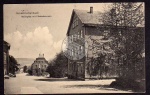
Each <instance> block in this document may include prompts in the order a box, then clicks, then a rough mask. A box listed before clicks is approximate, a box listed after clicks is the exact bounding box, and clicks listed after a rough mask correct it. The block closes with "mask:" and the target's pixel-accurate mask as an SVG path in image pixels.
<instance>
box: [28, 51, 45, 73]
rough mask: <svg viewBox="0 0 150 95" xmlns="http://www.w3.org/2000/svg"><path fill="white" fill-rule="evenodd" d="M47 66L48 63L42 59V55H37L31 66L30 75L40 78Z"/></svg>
mask: <svg viewBox="0 0 150 95" xmlns="http://www.w3.org/2000/svg"><path fill="white" fill-rule="evenodd" d="M47 66H48V61H47V60H46V59H45V58H44V54H43V55H42V54H39V57H38V58H36V60H35V61H34V63H33V64H32V65H31V70H32V75H35V76H41V75H44V74H45V73H46V72H45V71H46V69H47Z"/></svg>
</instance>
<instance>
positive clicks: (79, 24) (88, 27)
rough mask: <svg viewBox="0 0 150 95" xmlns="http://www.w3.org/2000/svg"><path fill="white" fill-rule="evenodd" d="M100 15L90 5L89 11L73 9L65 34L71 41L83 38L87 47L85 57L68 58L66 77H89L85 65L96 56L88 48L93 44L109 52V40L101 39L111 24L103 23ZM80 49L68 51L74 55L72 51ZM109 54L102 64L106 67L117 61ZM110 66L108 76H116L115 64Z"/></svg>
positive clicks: (108, 31) (108, 30)
mask: <svg viewBox="0 0 150 95" xmlns="http://www.w3.org/2000/svg"><path fill="white" fill-rule="evenodd" d="M101 17H102V13H101V12H98V11H93V7H90V10H89V11H86V10H76V9H74V10H73V12H72V15H71V19H70V23H69V26H68V31H67V36H69V37H71V41H73V42H77V43H78V41H77V39H80V38H84V39H85V40H86V41H87V45H88V46H89V47H88V50H87V52H86V54H85V57H83V58H82V59H80V60H71V59H70V58H68V78H75V79H83V80H84V79H85V78H89V77H91V76H90V75H89V73H88V71H87V65H88V63H89V61H90V59H91V58H96V57H98V55H97V54H96V53H94V50H91V49H90V48H92V46H93V44H95V45H97V46H98V47H99V50H101V51H102V52H103V50H104V49H108V51H110V52H111V50H109V43H110V42H109V40H103V39H105V37H107V36H106V35H107V34H108V33H110V30H111V28H110V27H111V26H110V25H105V24H103V23H102V18H101ZM120 28H122V27H120ZM139 29H141V28H139ZM75 35H78V36H75ZM96 41H99V42H100V43H97V42H96ZM106 41H108V42H106ZM103 43H105V44H103ZM101 44H103V45H101ZM68 46H69V45H68ZM90 46H91V47H90ZM77 48H80V47H77ZM81 49H82V48H80V49H76V48H75V49H74V50H70V52H71V54H72V55H73V56H74V51H79V52H80V50H81ZM110 56H111V58H109V57H108V58H107V60H106V62H105V64H104V65H105V66H106V67H107V66H109V65H110V64H113V63H115V62H117V60H113V59H114V58H112V57H113V56H112V55H111V54H110ZM111 66H112V67H111V68H110V69H109V74H106V75H107V77H109V78H110V77H114V76H116V72H117V71H116V69H115V68H116V66H115V65H111ZM106 75H105V76H106ZM93 77H94V76H93Z"/></svg>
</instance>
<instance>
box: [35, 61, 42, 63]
mask: <svg viewBox="0 0 150 95" xmlns="http://www.w3.org/2000/svg"><path fill="white" fill-rule="evenodd" d="M34 62H36V63H44V61H34Z"/></svg>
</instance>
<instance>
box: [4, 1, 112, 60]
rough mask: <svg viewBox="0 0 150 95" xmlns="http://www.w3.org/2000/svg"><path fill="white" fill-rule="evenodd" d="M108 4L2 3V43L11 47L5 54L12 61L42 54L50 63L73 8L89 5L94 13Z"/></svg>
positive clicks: (64, 35) (63, 36)
mask: <svg viewBox="0 0 150 95" xmlns="http://www.w3.org/2000/svg"><path fill="white" fill-rule="evenodd" d="M108 5H110V3H82V4H78V3H76V4H75V3H72V4H5V5H4V6H3V7H4V40H5V41H7V42H8V43H10V45H11V48H10V51H9V53H10V55H12V56H14V57H15V58H34V59H35V58H37V57H38V55H39V54H44V56H45V58H46V59H47V60H51V59H53V58H54V57H55V55H56V54H57V53H59V52H60V51H61V46H62V42H63V40H64V39H65V37H66V33H67V29H68V26H69V22H70V18H71V14H72V10H73V9H79V10H89V9H90V7H91V6H93V10H94V11H101V12H104V11H105V10H106V8H107V6H108ZM21 12H34V14H20V13H21ZM37 15H38V16H46V17H36V16H37ZM28 16H31V17H28ZM33 16H34V17H33Z"/></svg>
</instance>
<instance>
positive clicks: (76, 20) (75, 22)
mask: <svg viewBox="0 0 150 95" xmlns="http://www.w3.org/2000/svg"><path fill="white" fill-rule="evenodd" d="M76 26H78V18H75V19H74V20H73V28H75V27H76Z"/></svg>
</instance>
